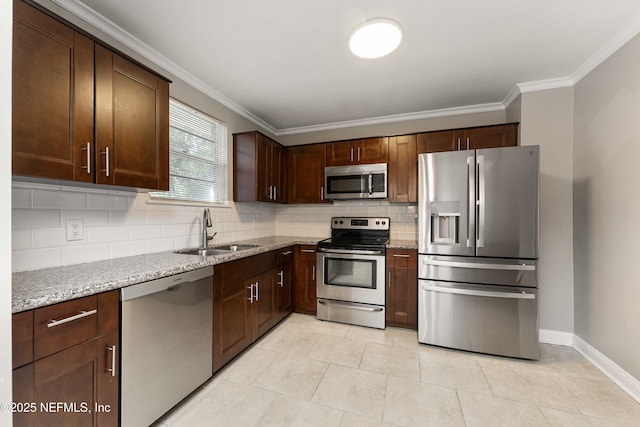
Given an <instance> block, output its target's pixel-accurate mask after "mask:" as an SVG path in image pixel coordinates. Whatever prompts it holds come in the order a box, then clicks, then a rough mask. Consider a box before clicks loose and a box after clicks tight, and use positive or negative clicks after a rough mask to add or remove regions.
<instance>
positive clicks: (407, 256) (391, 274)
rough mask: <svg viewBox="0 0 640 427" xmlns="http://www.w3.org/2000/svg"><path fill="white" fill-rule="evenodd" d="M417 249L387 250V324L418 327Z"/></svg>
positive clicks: (411, 327) (410, 327)
mask: <svg viewBox="0 0 640 427" xmlns="http://www.w3.org/2000/svg"><path fill="white" fill-rule="evenodd" d="M417 257H418V255H417V251H415V250H405V249H394V250H391V249H390V250H387V292H386V323H387V326H397V327H402V328H409V329H417V327H418V264H417Z"/></svg>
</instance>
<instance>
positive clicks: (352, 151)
mask: <svg viewBox="0 0 640 427" xmlns="http://www.w3.org/2000/svg"><path fill="white" fill-rule="evenodd" d="M351 162H352V163H353V147H351Z"/></svg>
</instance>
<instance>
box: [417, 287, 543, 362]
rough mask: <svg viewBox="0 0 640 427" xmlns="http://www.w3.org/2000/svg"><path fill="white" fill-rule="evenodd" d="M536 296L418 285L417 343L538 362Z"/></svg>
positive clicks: (499, 289)
mask: <svg viewBox="0 0 640 427" xmlns="http://www.w3.org/2000/svg"><path fill="white" fill-rule="evenodd" d="M537 293H538V290H537V289H533V288H520V287H506V286H489V285H474V284H469V283H447V282H438V281H430V280H418V341H419V342H421V343H424V344H433V345H438V346H442V347H449V348H455V349H460V350H468V351H475V352H479V353H488V354H496V355H501V356H510V357H519V358H523V359H535V360H537V359H538V358H539V355H538V295H537Z"/></svg>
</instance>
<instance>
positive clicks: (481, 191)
mask: <svg viewBox="0 0 640 427" xmlns="http://www.w3.org/2000/svg"><path fill="white" fill-rule="evenodd" d="M477 159H478V160H477V164H478V203H477V205H478V207H477V209H478V211H477V212H478V214H477V215H476V225H477V230H478V231H477V235H476V242H477V244H476V246H477V247H479V248H482V247H484V220H485V218H486V217H485V207H486V206H485V205H486V203H485V201H486V198H485V195H486V194H485V185H484V184H485V180H484V156H480V155H479V156H478V157H477Z"/></svg>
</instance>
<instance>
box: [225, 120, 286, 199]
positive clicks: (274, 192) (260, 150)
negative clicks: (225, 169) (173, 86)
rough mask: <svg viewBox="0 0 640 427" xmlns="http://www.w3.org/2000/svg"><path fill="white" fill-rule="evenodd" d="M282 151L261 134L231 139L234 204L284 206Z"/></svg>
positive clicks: (284, 170) (281, 147)
mask: <svg viewBox="0 0 640 427" xmlns="http://www.w3.org/2000/svg"><path fill="white" fill-rule="evenodd" d="M285 160H286V151H285V148H284V147H283V146H282V145H280V144H278V143H277V142H275V141H274V140H272V139H271V138H269V137H267V136H265V135H263V134H261V133H260V132H256V131H253V132H244V133H237V134H234V135H233V200H234V201H236V202H270V203H285V202H286V200H287V194H286V191H287V190H286V186H285V185H284V183H286V182H287V181H286V176H285V172H286V169H285V168H284V162H285Z"/></svg>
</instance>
